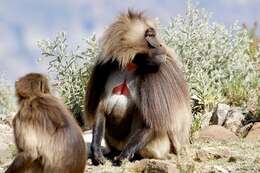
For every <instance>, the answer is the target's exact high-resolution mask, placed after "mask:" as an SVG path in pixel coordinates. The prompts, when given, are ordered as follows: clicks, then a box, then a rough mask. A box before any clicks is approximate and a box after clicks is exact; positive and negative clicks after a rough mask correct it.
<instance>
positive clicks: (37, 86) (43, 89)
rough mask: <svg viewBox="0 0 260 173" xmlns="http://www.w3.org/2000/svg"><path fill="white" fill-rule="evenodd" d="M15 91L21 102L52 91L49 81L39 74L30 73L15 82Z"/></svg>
mask: <svg viewBox="0 0 260 173" xmlns="http://www.w3.org/2000/svg"><path fill="white" fill-rule="evenodd" d="M15 89H16V96H17V97H18V99H19V100H21V99H24V98H29V97H32V96H36V95H39V94H46V93H49V91H50V89H49V85H48V79H47V78H46V77H45V76H43V75H42V74H39V73H30V74H28V75H26V76H24V77H22V78H20V79H19V80H17V81H16V82H15Z"/></svg>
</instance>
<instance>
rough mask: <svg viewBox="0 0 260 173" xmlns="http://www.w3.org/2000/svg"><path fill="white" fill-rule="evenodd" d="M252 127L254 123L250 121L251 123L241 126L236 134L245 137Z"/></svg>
mask: <svg viewBox="0 0 260 173" xmlns="http://www.w3.org/2000/svg"><path fill="white" fill-rule="evenodd" d="M252 127H253V123H249V124H247V125H245V126H243V127H241V128H240V129H238V130H237V131H236V134H237V135H238V136H239V137H242V138H244V137H246V136H247V134H248V132H249V130H250V129H251V128H252Z"/></svg>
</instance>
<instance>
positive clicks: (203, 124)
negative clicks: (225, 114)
mask: <svg viewBox="0 0 260 173" xmlns="http://www.w3.org/2000/svg"><path fill="white" fill-rule="evenodd" d="M212 115H213V112H206V113H204V114H203V118H202V119H201V128H204V127H207V126H209V124H210V119H211V117H212Z"/></svg>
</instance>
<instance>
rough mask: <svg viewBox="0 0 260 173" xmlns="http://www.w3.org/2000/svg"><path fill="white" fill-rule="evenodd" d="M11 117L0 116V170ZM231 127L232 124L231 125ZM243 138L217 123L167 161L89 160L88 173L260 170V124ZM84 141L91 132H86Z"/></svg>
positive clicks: (9, 154) (7, 157)
mask: <svg viewBox="0 0 260 173" xmlns="http://www.w3.org/2000/svg"><path fill="white" fill-rule="evenodd" d="M10 121H11V118H8V117H6V116H5V117H3V116H0V173H2V172H3V171H4V170H5V168H6V167H7V166H8V165H9V164H10V162H11V161H12V159H13V158H14V156H15V153H16V151H15V146H14V143H13V135H12V128H11V125H10ZM232 127H233V126H232ZM247 133H248V134H246V136H245V138H242V137H241V136H239V135H237V134H236V133H234V132H232V130H230V129H228V128H226V127H224V126H220V125H213V124H212V125H210V126H207V127H205V128H203V129H202V130H200V131H199V132H196V133H194V135H193V138H192V141H193V142H192V144H191V145H190V147H187V148H184V149H183V150H182V152H181V153H180V155H179V156H178V157H177V156H175V155H171V157H170V158H171V159H169V160H154V159H150V160H149V159H143V160H140V161H135V162H127V161H126V162H124V163H123V165H122V166H121V167H113V166H112V165H111V162H110V161H107V163H106V164H105V165H103V166H93V165H91V161H90V160H88V162H87V165H86V172H89V173H121V172H122V173H123V172H125V173H128V172H132V173H137V172H140V173H141V172H144V173H168V172H169V173H175V172H179V173H191V172H195V173H259V172H260V123H253V125H252V128H250V130H249V131H248V132H247ZM84 138H85V140H86V142H89V141H90V140H91V133H90V132H85V133H84Z"/></svg>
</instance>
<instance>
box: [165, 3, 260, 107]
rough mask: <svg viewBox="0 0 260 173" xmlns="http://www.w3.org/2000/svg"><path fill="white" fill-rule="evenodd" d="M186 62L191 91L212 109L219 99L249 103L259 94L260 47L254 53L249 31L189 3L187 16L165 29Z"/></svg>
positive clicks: (184, 62)
mask: <svg viewBox="0 0 260 173" xmlns="http://www.w3.org/2000/svg"><path fill="white" fill-rule="evenodd" d="M162 33H163V36H164V40H165V41H166V43H167V44H168V45H170V46H172V47H174V48H175V50H176V53H177V54H178V55H179V57H180V59H181V61H182V62H183V64H184V70H185V72H186V74H187V81H188V82H189V86H190V92H191V95H192V96H196V98H199V99H200V101H201V102H202V103H203V104H204V106H205V110H206V111H211V110H212V108H213V106H214V105H216V103H217V102H228V103H229V104H231V105H236V106H246V104H247V101H248V99H249V98H250V97H254V96H255V95H256V88H257V85H259V79H260V73H258V72H257V71H258V70H259V67H257V61H258V62H259V57H260V51H259V47H258V48H257V49H256V51H255V53H254V54H252V53H250V52H251V50H250V49H251V42H252V39H251V38H250V36H249V33H248V30H246V29H244V28H242V27H241V26H239V25H238V24H237V23H235V24H234V25H233V26H231V27H230V28H226V27H225V26H224V25H221V24H217V23H210V15H209V13H208V12H207V11H205V10H204V9H198V8H197V7H196V6H194V5H193V4H192V3H188V6H187V12H186V15H185V16H177V17H176V18H174V19H172V21H171V22H170V25H169V26H168V27H166V28H165V29H163V30H162Z"/></svg>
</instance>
